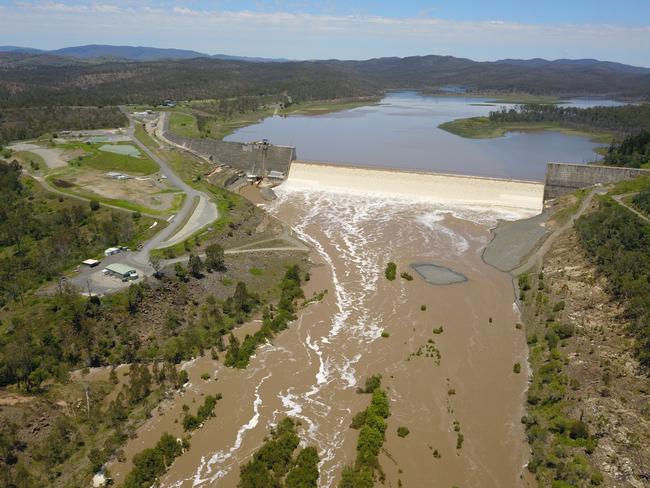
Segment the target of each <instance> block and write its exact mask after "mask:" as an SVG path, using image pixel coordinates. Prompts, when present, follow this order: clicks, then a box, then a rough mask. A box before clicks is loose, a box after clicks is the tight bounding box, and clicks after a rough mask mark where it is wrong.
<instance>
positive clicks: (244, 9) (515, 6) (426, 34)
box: [0, 0, 650, 67]
mask: <svg viewBox="0 0 650 488" xmlns="http://www.w3.org/2000/svg"><path fill="white" fill-rule="evenodd" d="M0 26H2V28H1V29H0V45H14V46H27V47H36V48H40V49H57V48H61V47H67V46H75V45H83V44H119V45H141V46H153V47H168V48H170V47H173V48H180V49H192V50H195V51H199V52H203V53H208V54H217V53H221V54H230V55H238V56H263V57H272V58H288V59H329V58H338V59H368V58H373V57H383V56H414V55H425V54H440V55H451V56H458V57H466V58H471V59H475V60H479V61H485V60H496V59H503V58H523V59H529V58H535V57H543V58H547V59H558V58H573V59H575V58H596V59H601V60H608V61H618V62H622V63H627V64H633V65H637V66H646V67H650V0H617V1H612V0H438V1H424V0H401V1H400V0H397V1H384V0H377V1H372V0H362V1H354V0H348V1H345V0H323V1H317V0H257V1H256V0H251V1H232V0H221V1H213V0H189V1H180V0H176V1H169V0H158V1H153V0H140V1H135V0H101V1H96V2H95V1H90V2H81V1H77V0H59V1H40V0H38V1H30V0H25V1H12V0H0Z"/></svg>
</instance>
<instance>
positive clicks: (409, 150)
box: [225, 92, 619, 181]
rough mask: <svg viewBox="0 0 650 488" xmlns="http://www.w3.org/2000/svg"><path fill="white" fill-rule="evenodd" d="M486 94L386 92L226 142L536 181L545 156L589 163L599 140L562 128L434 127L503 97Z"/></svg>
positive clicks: (275, 120) (321, 157)
mask: <svg viewBox="0 0 650 488" xmlns="http://www.w3.org/2000/svg"><path fill="white" fill-rule="evenodd" d="M489 100H490V99H488V98H472V97H465V96H458V97H455V96H444V97H429V96H422V95H419V94H418V93H415V92H397V93H389V94H388V95H387V96H386V97H385V98H384V99H383V100H382V101H381V103H380V104H378V105H374V106H367V107H360V108H355V109H352V110H345V111H342V112H336V113H332V114H325V115H308V116H302V115H300V116H290V117H283V116H275V117H269V118H267V119H265V120H263V121H262V122H260V123H258V124H254V125H251V126H248V127H245V128H242V129H240V130H238V131H236V132H235V133H233V134H232V135H230V136H228V137H227V138H226V139H225V140H227V141H239V142H247V141H253V140H260V139H264V138H266V139H269V140H270V141H271V143H273V144H278V145H290V146H296V152H297V155H298V158H299V159H304V160H315V161H328V162H333V163H337V162H340V163H352V164H363V165H368V166H377V167H390V168H403V169H411V170H425V171H434V172H445V173H456V174H467V175H477V176H493V177H499V178H515V179H526V180H537V181H541V180H543V179H544V172H545V167H546V163H547V162H549V161H554V162H573V163H586V162H590V161H594V160H596V159H598V156H597V154H596V153H594V149H595V148H596V147H597V146H598V145H597V144H595V143H593V142H592V141H590V140H589V139H588V138H586V137H578V136H568V135H565V134H561V133H559V132H550V131H539V132H513V133H509V134H507V135H506V136H505V137H500V138H496V139H466V138H463V137H459V136H456V135H453V134H450V133H449V132H446V131H444V130H441V129H439V128H438V125H440V124H442V123H443V122H447V121H450V120H454V119H458V118H463V117H476V116H481V115H488V114H489V113H490V111H493V110H498V109H499V108H500V107H503V106H505V107H509V106H512V105H508V104H496V105H492V106H486V105H477V104H484V103H486V102H487V101H489ZM569 104H570V105H574V106H577V107H581V108H586V107H592V106H596V105H608V106H611V105H619V103H618V102H615V101H612V100H590V99H577V100H570V101H569Z"/></svg>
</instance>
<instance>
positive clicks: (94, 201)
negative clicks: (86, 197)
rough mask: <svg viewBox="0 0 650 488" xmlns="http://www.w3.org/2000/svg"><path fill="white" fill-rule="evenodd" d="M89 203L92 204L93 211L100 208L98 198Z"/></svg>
mask: <svg viewBox="0 0 650 488" xmlns="http://www.w3.org/2000/svg"><path fill="white" fill-rule="evenodd" d="M88 204H89V205H90V210H92V211H93V212H95V211H96V210H99V202H98V201H97V200H91V201H90V202H88Z"/></svg>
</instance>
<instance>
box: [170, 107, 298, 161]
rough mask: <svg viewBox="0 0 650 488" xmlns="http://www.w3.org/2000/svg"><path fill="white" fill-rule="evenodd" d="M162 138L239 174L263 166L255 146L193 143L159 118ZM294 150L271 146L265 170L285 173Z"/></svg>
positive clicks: (294, 152)
mask: <svg viewBox="0 0 650 488" xmlns="http://www.w3.org/2000/svg"><path fill="white" fill-rule="evenodd" d="M162 124H163V127H162V131H163V135H164V137H165V138H166V139H167V140H169V141H171V142H173V143H174V144H177V145H179V146H182V147H184V148H186V149H189V150H190V151H192V152H194V153H198V154H200V155H202V156H204V157H205V158H207V159H210V160H212V161H214V162H215V163H217V164H227V165H228V166H231V167H233V168H235V169H238V170H241V171H245V172H248V171H252V172H259V171H260V167H261V164H262V151H261V150H259V149H258V148H257V146H256V145H255V144H245V143H240V142H226V141H220V140H217V139H192V138H190V137H183V136H179V135H178V134H174V133H173V132H172V131H171V130H169V118H168V117H166V116H165V117H163V118H162ZM295 157H296V149H295V148H294V147H289V146H276V145H271V146H270V147H269V148H268V151H267V154H266V162H265V165H266V170H267V171H280V172H281V173H285V174H286V172H287V167H288V166H289V163H290V162H291V161H292V160H293V159H295Z"/></svg>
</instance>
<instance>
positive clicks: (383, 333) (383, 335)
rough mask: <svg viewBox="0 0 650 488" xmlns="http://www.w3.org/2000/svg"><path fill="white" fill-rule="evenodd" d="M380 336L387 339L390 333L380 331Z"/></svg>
mask: <svg viewBox="0 0 650 488" xmlns="http://www.w3.org/2000/svg"><path fill="white" fill-rule="evenodd" d="M381 336H382V337H384V338H387V337H390V333H389V332H388V331H386V330H382V331H381Z"/></svg>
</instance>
